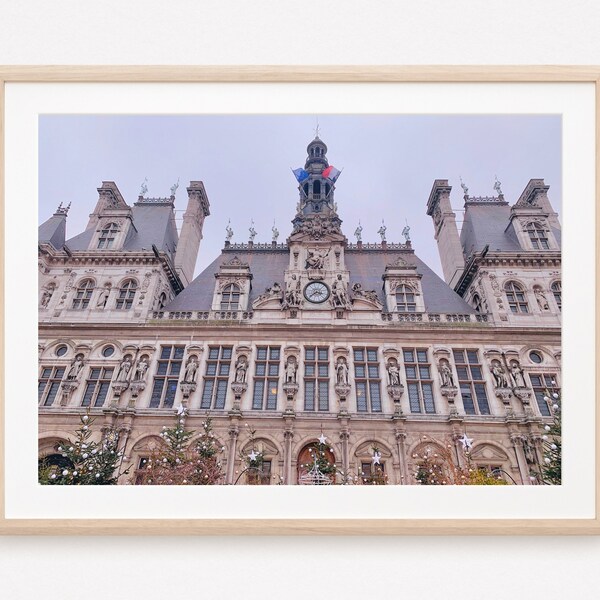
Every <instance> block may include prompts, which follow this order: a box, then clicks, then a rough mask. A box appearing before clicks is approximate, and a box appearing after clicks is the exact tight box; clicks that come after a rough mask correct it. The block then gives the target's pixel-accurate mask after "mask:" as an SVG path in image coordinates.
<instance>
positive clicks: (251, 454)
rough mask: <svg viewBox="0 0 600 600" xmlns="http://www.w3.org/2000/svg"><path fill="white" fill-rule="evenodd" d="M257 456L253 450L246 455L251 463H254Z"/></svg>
mask: <svg viewBox="0 0 600 600" xmlns="http://www.w3.org/2000/svg"><path fill="white" fill-rule="evenodd" d="M258 456H259V455H258V454H257V453H256V452H255V451H254V450H252V452H250V454H248V458H249V459H250V460H251V461H252V462H254V461H255V460H256V459H257V458H258Z"/></svg>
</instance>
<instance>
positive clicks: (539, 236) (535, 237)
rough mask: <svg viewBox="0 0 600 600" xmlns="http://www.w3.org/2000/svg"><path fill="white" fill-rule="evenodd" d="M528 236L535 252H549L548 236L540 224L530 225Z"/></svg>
mask: <svg viewBox="0 0 600 600" xmlns="http://www.w3.org/2000/svg"><path fill="white" fill-rule="evenodd" d="M527 234H528V235H529V239H530V240H531V245H532V246H533V248H534V249H535V250H549V249H550V246H549V245H548V236H547V235H546V232H545V231H544V228H543V227H542V226H541V225H540V224H539V223H529V224H528V225H527Z"/></svg>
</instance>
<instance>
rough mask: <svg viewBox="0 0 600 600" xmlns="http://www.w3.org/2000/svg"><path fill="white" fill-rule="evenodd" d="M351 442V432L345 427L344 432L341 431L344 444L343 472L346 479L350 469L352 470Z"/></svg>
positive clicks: (341, 439)
mask: <svg viewBox="0 0 600 600" xmlns="http://www.w3.org/2000/svg"><path fill="white" fill-rule="evenodd" d="M349 440H350V432H349V431H348V428H347V427H344V428H343V429H342V431H340V441H341V442H342V470H343V471H344V474H345V476H346V477H347V476H348V469H349V468H350V454H349V452H350V448H349V444H348V441H349Z"/></svg>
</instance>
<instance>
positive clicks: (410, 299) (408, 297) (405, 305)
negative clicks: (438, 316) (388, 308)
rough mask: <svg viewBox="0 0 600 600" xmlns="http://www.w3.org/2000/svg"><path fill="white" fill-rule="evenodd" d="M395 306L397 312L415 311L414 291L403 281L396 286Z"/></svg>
mask: <svg viewBox="0 0 600 600" xmlns="http://www.w3.org/2000/svg"><path fill="white" fill-rule="evenodd" d="M396 308H397V309H398V312H417V302H416V300H415V292H414V290H413V289H412V288H411V287H410V286H408V285H406V284H405V283H402V284H400V285H399V286H398V287H397V288H396Z"/></svg>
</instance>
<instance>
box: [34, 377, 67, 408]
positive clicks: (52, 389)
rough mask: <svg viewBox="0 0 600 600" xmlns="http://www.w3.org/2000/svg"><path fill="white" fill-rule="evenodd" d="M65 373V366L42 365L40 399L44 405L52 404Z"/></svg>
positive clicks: (39, 388) (39, 387)
mask: <svg viewBox="0 0 600 600" xmlns="http://www.w3.org/2000/svg"><path fill="white" fill-rule="evenodd" d="M64 374H65V367H42V374H41V376H40V379H39V382H38V400H39V402H40V404H42V405H43V406H52V404H53V403H54V399H55V398H56V394H58V390H59V388H60V382H61V381H62V378H63V376H64Z"/></svg>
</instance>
